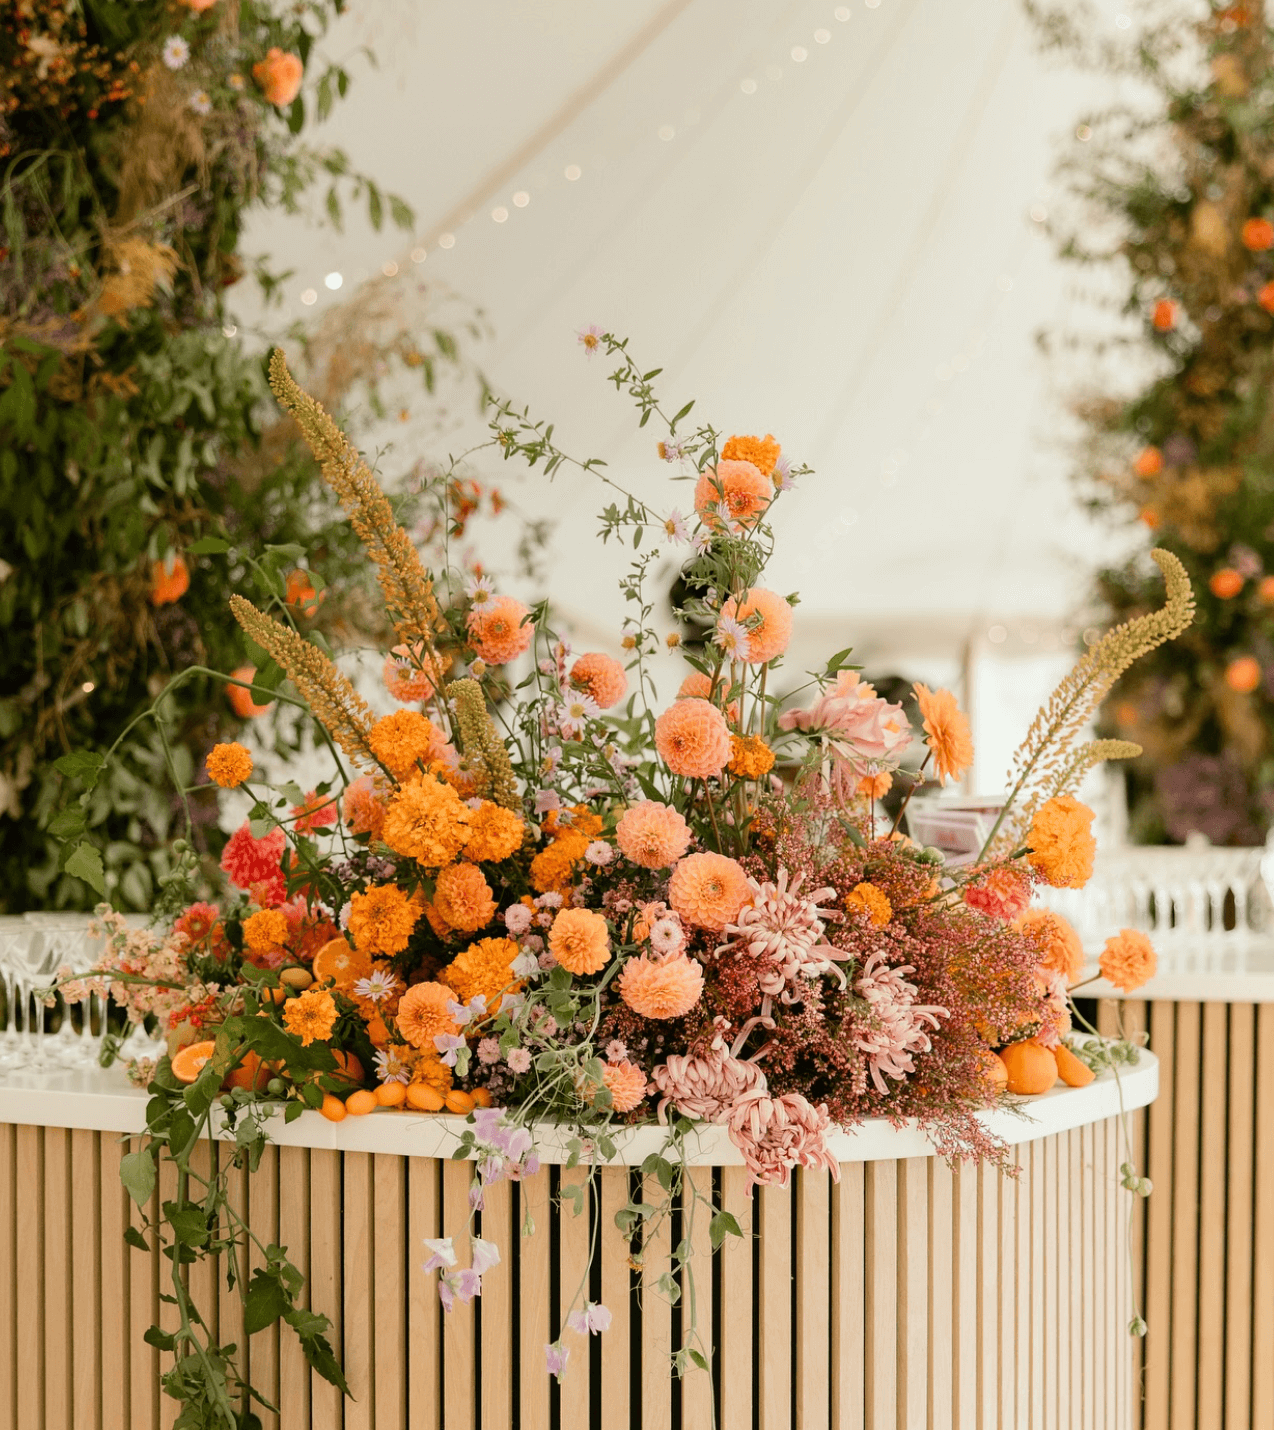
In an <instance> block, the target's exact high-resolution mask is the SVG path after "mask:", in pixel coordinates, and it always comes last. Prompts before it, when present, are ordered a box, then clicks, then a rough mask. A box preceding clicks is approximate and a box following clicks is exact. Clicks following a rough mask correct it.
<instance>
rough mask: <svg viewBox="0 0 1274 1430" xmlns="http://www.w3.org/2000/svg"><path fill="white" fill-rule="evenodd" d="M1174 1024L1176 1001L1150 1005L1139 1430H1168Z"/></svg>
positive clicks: (1174, 1066)
mask: <svg viewBox="0 0 1274 1430" xmlns="http://www.w3.org/2000/svg"><path fill="white" fill-rule="evenodd" d="M1176 1026H1177V1009H1176V1004H1175V1003H1153V1004H1152V1005H1151V1008H1150V1042H1151V1044H1152V1046H1153V1047H1154V1050H1155V1056H1156V1057H1157V1058H1158V1059H1159V1096H1158V1098H1157V1099H1156V1101H1154V1102H1153V1103H1151V1105H1150V1109H1149V1118H1148V1119H1147V1128H1146V1166H1147V1173H1146V1175H1147V1176H1149V1178H1150V1180H1151V1182H1152V1184H1153V1186H1154V1192H1153V1194H1152V1195H1151V1197H1150V1198H1149V1199H1148V1201H1147V1203H1146V1256H1145V1288H1146V1290H1145V1310H1144V1311H1143V1312H1142V1314H1143V1315H1144V1316H1145V1319H1146V1327H1147V1330H1146V1336H1145V1340H1144V1343H1143V1349H1142V1363H1143V1365H1144V1372H1143V1376H1144V1382H1145V1402H1144V1409H1143V1430H1170V1427H1169V1419H1168V1416H1169V1404H1170V1388H1171V1372H1172V1219H1173V1202H1174V1188H1173V1178H1172V1169H1173V1164H1174V1161H1175V1158H1176V1147H1175V1142H1176V1139H1175V1137H1174V1135H1173V1127H1174V1120H1175V1115H1176V1097H1175V1086H1174V1085H1175V1072H1176V1041H1177V1038H1176ZM1272 1110H1274V1109H1272Z"/></svg>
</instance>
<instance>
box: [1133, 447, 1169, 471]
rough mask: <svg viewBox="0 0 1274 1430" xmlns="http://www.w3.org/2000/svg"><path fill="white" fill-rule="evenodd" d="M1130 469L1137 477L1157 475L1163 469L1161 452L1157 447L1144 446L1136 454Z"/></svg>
mask: <svg viewBox="0 0 1274 1430" xmlns="http://www.w3.org/2000/svg"><path fill="white" fill-rule="evenodd" d="M1132 469H1133V471H1134V472H1136V473H1137V475H1138V476H1139V477H1157V476H1158V475H1159V473H1160V472H1162V471H1163V453H1162V452H1161V451H1160V450H1159V448H1158V447H1146V448H1145V449H1144V450H1143V451H1142V452H1140V453H1139V454H1138V457H1137V460H1136V461H1135V462H1134V463H1133V464H1132Z"/></svg>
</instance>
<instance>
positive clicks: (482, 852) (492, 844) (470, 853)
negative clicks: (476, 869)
mask: <svg viewBox="0 0 1274 1430" xmlns="http://www.w3.org/2000/svg"><path fill="white" fill-rule="evenodd" d="M525 838H526V825H525V824H523V823H522V821H521V819H520V818H519V817H518V816H517V815H516V814H514V813H513V811H512V810H511V809H505V808H503V807H502V806H501V805H498V804H492V803H491V801H490V800H488V799H484V800H483V801H482V803H481V804H480V805H479V806H478V808H477V809H475V810H474V811H473V812H472V813H471V814H470V816H469V838H468V840H467V841H466V843H465V846H464V857H465V858H466V859H468V860H470V861H472V862H473V863H475V864H487V863H490V864H498V863H499V862H500V860H501V859H508V858H510V857H512V855H514V854H516V853H517V852H518V850H519V849H521V847H522V841H523V839H525Z"/></svg>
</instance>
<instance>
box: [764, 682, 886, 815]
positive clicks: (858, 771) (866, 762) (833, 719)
mask: <svg viewBox="0 0 1274 1430" xmlns="http://www.w3.org/2000/svg"><path fill="white" fill-rule="evenodd" d="M779 725H780V726H781V727H782V728H783V729H784V730H801V731H804V733H805V734H807V735H812V736H817V737H819V738H820V739H821V740H822V742H823V744H824V747H825V748H826V750H827V752H828V754H829V755H830V756H831V759H832V788H833V790H834V791H835V792H836V794H837V796H838V797H839V798H841V799H848V798H851V797H852V796H853V795H854V794H855V793H856V792H857V788H858V782H859V781H860V780H861V779H862V778H863V777H864V776H865V775H874V774H879V773H881V772H882V771H886V770H892V769H896V768H897V766H898V762H899V760H901V759H902V757H903V753H904V752H905V750H906V749H907V746H908V745H909V744H910V743H911V727H910V725H908V724H907V720H906V717H905V716H904V715H903V713H902V706H901V705H891V704H890V703H889V701H888V700H882V699H881V697H880V696H878V695H877V694H876V690H875V687H874V686H872V685H868V684H867V682H866V681H864V680H860V679H859V678H858V672H857V671H853V670H842V671H841V672H840V674H839V675H838V676H837V677H836V684H835V685H834V686H833V687H832V688H831V689H830V690H825V691H824V692H823V693H822V695H820V696H819V697H818V699H817V700H816V701H815V702H814V703H813V705H811V706H810V708H809V709H808V710H788V711H786V712H785V713H784V714H782V715H780V716H779Z"/></svg>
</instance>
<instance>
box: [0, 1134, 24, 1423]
mask: <svg viewBox="0 0 1274 1430" xmlns="http://www.w3.org/2000/svg"><path fill="white" fill-rule="evenodd" d="M17 1131H18V1129H17V1128H16V1127H14V1126H13V1124H12V1123H0V1430H18V1207H17V1197H18V1138H17ZM23 1194H24V1195H25V1194H26V1191H25V1188H24V1189H23Z"/></svg>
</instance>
